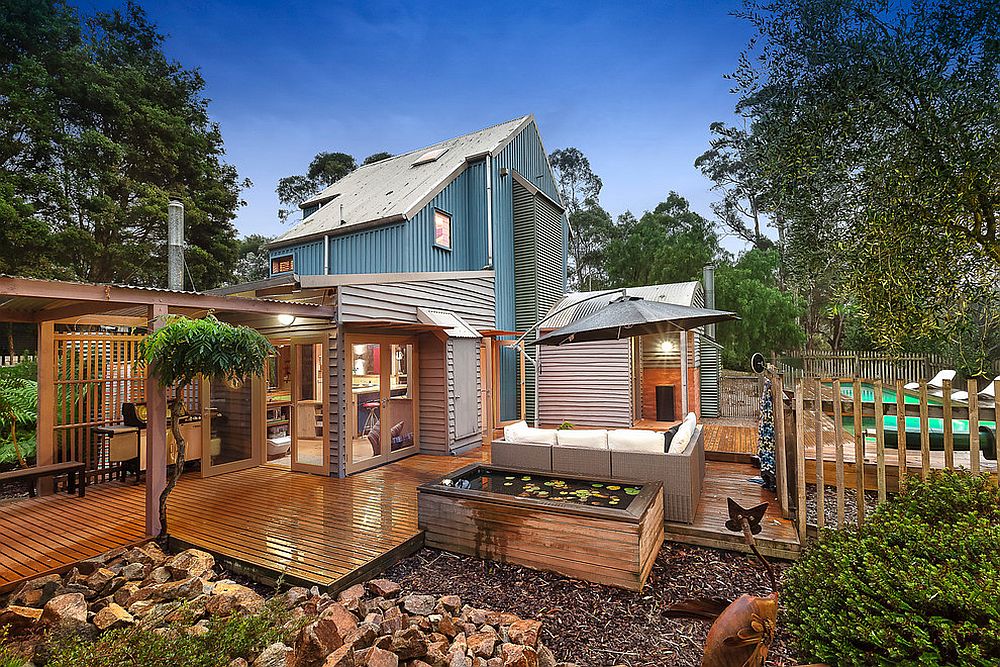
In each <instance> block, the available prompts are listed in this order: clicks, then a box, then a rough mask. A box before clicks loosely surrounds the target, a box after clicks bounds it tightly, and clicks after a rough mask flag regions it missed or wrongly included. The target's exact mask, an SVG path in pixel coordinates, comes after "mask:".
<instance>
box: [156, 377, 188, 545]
mask: <svg viewBox="0 0 1000 667" xmlns="http://www.w3.org/2000/svg"><path fill="white" fill-rule="evenodd" d="M186 387H187V385H183V386H180V387H178V388H177V394H176V398H175V399H174V400H173V401H172V402H171V404H170V432H171V433H172V434H173V436H174V441H175V442H176V443H177V460H176V461H175V462H174V472H173V474H172V475H170V477H169V478H168V479H167V485H166V486H165V487H163V492H162V493H160V535H159V539H160V540H161V541H163V540H166V538H167V496H169V495H170V492H171V491H173V490H174V487H175V486H177V481H178V480H179V479H180V478H181V474H182V473H183V472H184V454H185V449H186V448H187V443H185V442H184V437H183V436H182V435H181V427H180V421H181V417H184V416H186V415H187V409H186V408H185V407H184V399H183V393H184V389H185V388H186Z"/></svg>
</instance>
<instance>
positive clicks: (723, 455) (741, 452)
mask: <svg viewBox="0 0 1000 667" xmlns="http://www.w3.org/2000/svg"><path fill="white" fill-rule="evenodd" d="M679 423H680V422H658V421H654V420H651V419H641V420H639V421H637V422H636V423H635V427H636V428H641V429H650V430H653V431H665V430H667V429H668V428H670V427H671V426H673V425H674V424H679ZM702 425H703V426H704V427H705V455H706V456H707V457H708V458H709V459H711V460H714V461H728V462H731V463H749V462H750V457H751V456H753V455H754V454H756V453H757V423H756V422H755V421H754V420H752V419H740V418H735V417H732V418H719V419H706V420H704V421H703V422H702Z"/></svg>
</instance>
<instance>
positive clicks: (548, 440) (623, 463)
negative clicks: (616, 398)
mask: <svg viewBox="0 0 1000 667" xmlns="http://www.w3.org/2000/svg"><path fill="white" fill-rule="evenodd" d="M529 430H530V431H531V433H530V436H529V438H530V440H531V441H529V442H525V441H519V442H510V441H508V440H506V439H501V440H495V441H493V445H492V450H491V451H492V462H493V464H494V465H497V466H511V467H517V468H521V469H528V470H538V471H539V472H552V473H566V474H574V475H585V476H588V477H593V478H595V479H623V480H639V481H644V480H646V481H659V482H662V483H663V510H664V520H666V521H676V522H683V523H693V522H694V515H695V511H696V510H697V508H698V499H699V498H700V497H701V485H702V481H703V480H704V477H705V436H704V429H703V427H702V426H701V425H700V424H699V425H697V426H695V428H694V432H693V434H692V435H691V439H690V441H689V442H688V444H687V447H686V448H685V449H684V451H682V452H680V453H666V452H664V451H663V445H662V444H661V445H660V446H659V449H658V450H657V449H655V448H654V447H653V446H649V447H647V448H646V449H645V451H636V449H635V448H633V447H624V445H619V444H617V443H621V441H622V440H623V439H628V438H629V437H630V433H631V434H645V435H644V437H645V439H646V441H647V442H649V443H653V442H655V439H654V438H652V437H651V436H652V434H653V433H655V432H653V431H639V430H637V429H629V430H618V431H601V430H590V429H587V430H576V431H573V432H572V433H573V434H574V435H572V436H570V435H569V433H571V432H567V431H559V432H557V431H555V430H550V429H529ZM602 435H603V442H604V446H603V447H602V446H601V442H602ZM656 435H658V436H660V441H661V442H662V434H659V433H657V434H656ZM560 436H562V437H560Z"/></svg>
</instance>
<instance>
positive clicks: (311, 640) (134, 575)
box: [0, 543, 575, 667]
mask: <svg viewBox="0 0 1000 667" xmlns="http://www.w3.org/2000/svg"><path fill="white" fill-rule="evenodd" d="M276 598H277V601H278V603H280V604H281V605H282V606H284V607H285V609H287V610H288V616H289V620H288V621H287V626H286V628H287V629H288V630H289V631H290V636H292V637H293V639H292V640H291V642H290V645H286V644H282V643H277V644H272V645H271V646H269V647H267V648H266V649H265V650H264V651H263V652H262V653H261V654H260V655H259V656H256V657H255V659H254V660H253V662H252V663H246V662H245V661H244V660H242V659H237V660H236V661H234V663H233V665H232V667H249V665H251V664H252V667H575V666H574V665H572V664H570V663H557V662H556V660H555V658H554V656H553V655H552V652H551V651H550V650H549V649H547V648H546V647H545V646H544V645H543V643H542V641H541V639H540V632H541V623H540V622H539V621H535V620H530V619H522V618H519V617H517V616H515V615H513V614H508V613H503V612H496V611H492V610H487V609H476V608H473V607H470V606H468V605H463V604H462V601H461V599H460V598H459V597H458V596H456V595H445V596H442V597H436V596H432V595H421V594H415V593H413V594H406V593H404V592H403V591H402V590H401V589H400V586H399V585H398V584H396V583H394V582H392V581H390V580H387V579H375V580H372V581H369V582H367V583H366V584H357V585H355V586H352V587H350V588H348V589H346V590H344V591H342V592H341V593H340V594H339V595H337V596H336V597H333V596H330V595H329V594H326V593H323V594H321V593H320V592H319V590H318V589H317V588H315V587H314V588H313V589H311V590H308V589H305V588H300V587H295V588H291V589H289V590H287V591H285V592H283V593H280V594H279V595H278V596H276ZM266 604H267V602H266V600H265V599H264V597H263V596H261V595H260V594H259V593H257V592H256V591H254V590H253V589H251V588H249V587H247V586H243V585H241V584H239V583H237V582H234V581H231V580H228V579H217V575H216V572H215V560H214V559H213V557H212V556H211V555H210V554H208V553H205V552H203V551H199V550H196V549H189V550H187V551H183V552H181V553H179V554H177V555H174V556H168V555H167V554H165V553H164V552H163V551H162V550H160V549H159V547H157V546H156V545H155V544H153V543H150V544H147V545H143V546H141V547H135V548H132V549H128V550H117V551H112V552H109V553H107V554H105V555H103V556H101V557H99V558H94V559H91V560H87V561H83V562H81V563H80V564H79V565H78V566H77V567H76V568H74V569H73V570H71V571H70V572H69V573H67V574H66V575H63V576H59V575H50V576H45V577H40V578H38V579H35V580H33V581H29V582H27V583H26V584H24V585H23V586H21V587H20V588H19V589H17V590H16V591H14V592H13V593H12V594H11V595H10V596H9V598H8V599H7V604H6V606H5V607H2V608H0V627H3V626H6V628H7V632H8V633H11V634H12V635H16V634H18V633H29V634H30V633H32V632H35V631H38V630H44V629H49V628H64V629H72V630H74V631H76V632H84V633H90V634H91V635H94V636H96V635H97V634H98V633H100V632H103V631H105V630H109V629H112V628H120V627H128V626H137V627H144V628H162V627H166V626H174V627H178V626H180V627H183V628H184V629H185V630H184V631H186V632H188V633H190V634H200V633H204V632H207V631H208V626H209V620H208V619H209V618H211V617H215V616H228V615H231V614H253V613H257V612H260V611H262V610H263V609H264V607H265V605H266ZM35 634H39V633H37V632H35Z"/></svg>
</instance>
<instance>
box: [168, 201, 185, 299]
mask: <svg viewBox="0 0 1000 667" xmlns="http://www.w3.org/2000/svg"><path fill="white" fill-rule="evenodd" d="M167 289H172V290H183V289H184V204H182V203H181V202H179V201H177V200H176V199H171V200H170V203H169V204H167Z"/></svg>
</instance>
